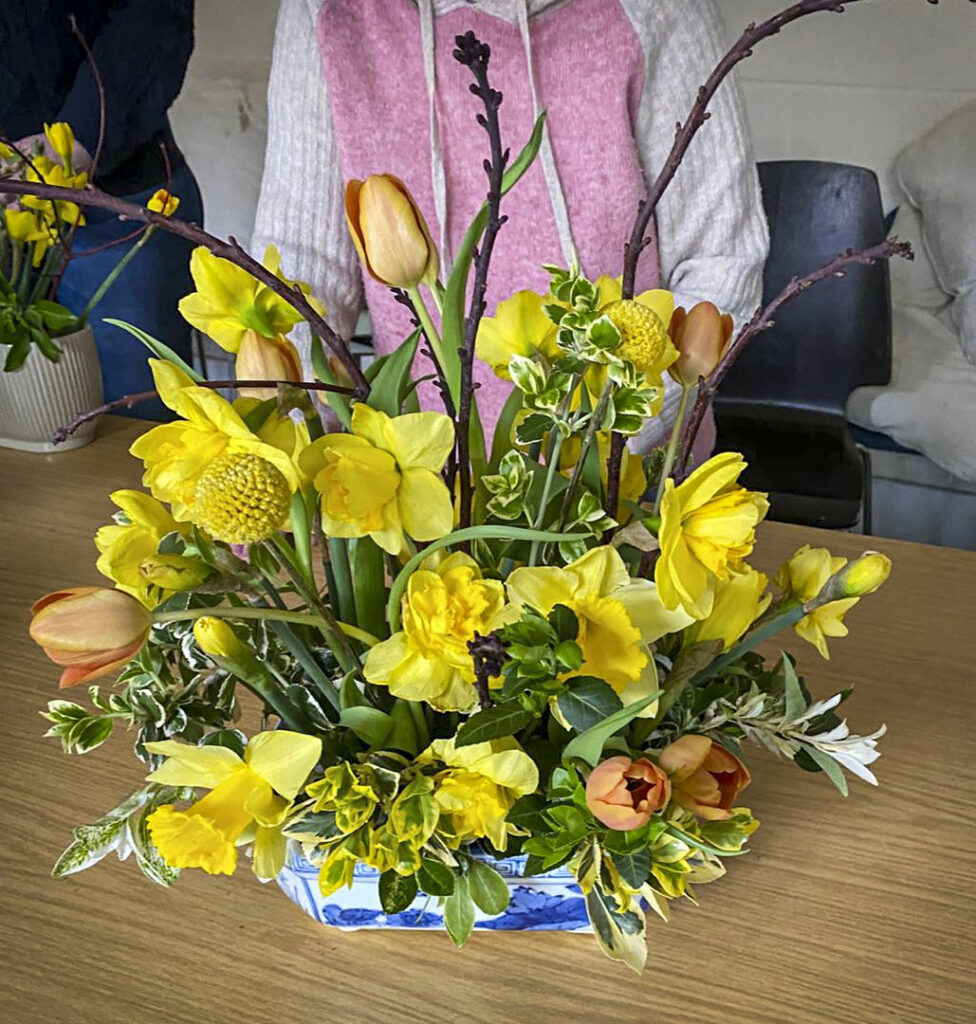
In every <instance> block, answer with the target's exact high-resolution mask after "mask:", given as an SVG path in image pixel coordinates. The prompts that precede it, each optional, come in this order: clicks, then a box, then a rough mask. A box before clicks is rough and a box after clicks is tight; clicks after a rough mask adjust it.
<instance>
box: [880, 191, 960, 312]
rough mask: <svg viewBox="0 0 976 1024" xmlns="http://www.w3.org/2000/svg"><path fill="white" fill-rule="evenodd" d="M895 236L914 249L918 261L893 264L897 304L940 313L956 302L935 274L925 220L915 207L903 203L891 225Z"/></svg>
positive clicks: (892, 280) (892, 292) (892, 273)
mask: <svg viewBox="0 0 976 1024" xmlns="http://www.w3.org/2000/svg"><path fill="white" fill-rule="evenodd" d="M891 235H892V237H893V238H897V239H898V240H899V241H902V242H908V244H909V245H911V247H912V249H913V251H914V253H915V259H913V260H903V259H894V260H892V261H891V263H890V264H889V269H890V273H891V298H892V301H893V302H896V303H900V304H902V305H904V306H915V307H916V308H917V309H928V310H931V311H932V312H933V313H938V312H939V311H940V310H943V309H945V307H946V305H947V304H948V303H949V302H950V300H951V299H952V296H951V295H949V293H948V292H946V291H945V290H944V289H943V288H942V285H941V284H939V279H938V277H936V274H935V267H934V266H933V265H932V259H931V257H930V256H929V254H928V251H927V250H926V248H925V243H924V241H923V240H922V218H921V217H920V216H919V213H918V210H916V209H915V207H914V206H912V205H911V203H902V204H901V206H900V207H899V208H898V213H897V214H896V215H895V221H894V223H893V224H892V225H891Z"/></svg>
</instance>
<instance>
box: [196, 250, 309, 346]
mask: <svg viewBox="0 0 976 1024" xmlns="http://www.w3.org/2000/svg"><path fill="white" fill-rule="evenodd" d="M261 262H262V263H263V264H264V266H265V267H267V269H268V270H270V271H271V273H272V274H274V275H275V276H276V277H279V278H281V280H282V281H284V282H286V283H287V284H290V285H297V286H298V287H299V288H300V289H301V291H302V293H303V294H304V295H305V296H306V297H308V292H309V287H308V285H307V284H304V283H302V282H300V281H290V280H289V279H288V278H286V277H285V276H284V275H283V274H282V273H281V269H280V268H281V256H280V254H279V253H278V250H277V249H276V248H275V247H274V246H273V245H269V246H268V247H267V249H265V251H264V259H263V260H262V261H261ZM190 273H191V275H192V276H193V283H194V284H195V285H196V288H197V290H196V291H195V292H191V293H190V294H189V295H187V296H185V297H184V298H182V299H180V306H179V309H180V313H181V314H182V315H183V319H184V320H186V321H188V322H189V323H190V324H192V325H193V326H194V327H196V328H197V330H199V331H202V332H203V333H204V334H206V335H207V337H209V338H212V339H213V340H214V341H215V342H217V344H218V345H220V347H221V348H223V349H226V350H227V351H228V352H237V351H238V349H239V348H240V346H241V339H242V338H243V337H244V334H245V332H246V331H248V330H251V331H256V332H257V333H258V334H260V335H261V336H262V337H264V338H277V337H278V336H279V335H285V334H287V333H288V332H289V331H290V330H291V329H292V328H293V327H294V326H295V324H297V323H300V322H301V321H302V319H303V318H302V315H301V313H299V312H298V310H297V309H295V308H294V306H292V305H291V304H290V303H288V302H286V301H285V300H284V299H283V298H281V296H280V295H278V294H277V292H273V291H272V290H271V289H270V288H269V287H268V286H267V285H266V284H262V283H261V282H260V281H258V279H257V278H256V277H252V276H251V275H250V274H249V273H248V272H247V271H246V270H244V269H243V268H242V267H239V266H237V264H236V263H231V262H230V261H229V260H225V259H221V258H220V257H219V256H215V255H214V254H213V253H212V252H211V251H210V250H209V249H207V248H205V247H204V246H198V247H197V248H196V249H194V250H193V255H192V256H191V257H190ZM309 301H310V303H311V304H312V306H313V307H314V308H315V309H316V310H317V311H318V312H320V313H321V312H322V310H323V307H322V306H321V304H319V303H318V302H316V301H315V300H314V299H309Z"/></svg>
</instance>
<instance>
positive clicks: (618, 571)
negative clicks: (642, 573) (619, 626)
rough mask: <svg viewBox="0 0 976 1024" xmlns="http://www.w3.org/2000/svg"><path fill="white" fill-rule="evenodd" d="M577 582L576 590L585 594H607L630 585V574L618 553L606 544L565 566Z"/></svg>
mask: <svg viewBox="0 0 976 1024" xmlns="http://www.w3.org/2000/svg"><path fill="white" fill-rule="evenodd" d="M567 572H571V573H572V574H573V575H574V576H575V577H576V579H577V580H578V581H579V583H578V586H577V589H578V591H579V592H581V593H585V594H609V593H610V592H611V591H612V590H616V589H617V588H618V587H623V586H626V585H627V584H628V583H630V573H628V572H627V566H626V564H625V563H624V560H623V559H622V558H621V557H620V552H619V551H617V549H616V548H612V547H610V546H609V545H608V544H602V545H601V546H600V547H596V548H592V549H591V550H589V551H587V552H586V554H585V555H583V556H582V557H580V558H578V559H576V561H575V562H573V563H572V564H571V565H569V566H567Z"/></svg>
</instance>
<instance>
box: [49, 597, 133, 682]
mask: <svg viewBox="0 0 976 1024" xmlns="http://www.w3.org/2000/svg"><path fill="white" fill-rule="evenodd" d="M31 615H32V616H33V618H32V619H31V625H30V635H31V637H32V638H33V640H34V642H35V643H37V644H38V645H40V647H42V648H43V650H44V653H45V654H46V655H47V656H48V657H49V658H50V659H51V661H53V662H54V663H55V665H62V666H63V667H64V671H63V672H62V673H61V688H62V689H64V687H66V686H75V685H76V684H78V683H87V682H88V681H89V680H90V679H95V678H96V677H98V676H102V675H106V674H107V673H109V672H111V671H112V669H115V668H119V667H121V666H122V665H124V664H125V663H126V662H127V661H129V660H130V659H131V658H132V657H133V656H134V655H135V654H136V653H137V652H138V651H139V649H140V648H141V647H142V645H143V644H144V643H145V642H146V637H148V636H149V628H150V626H151V625H152V618H151V617H150V615H149V612H148V611H146V609H145V607H143V605H142V603H141V602H139V601H137V600H136V599H135V598H134V597H131V596H130V595H129V594H126V593H125V592H123V591H121V590H108V589H106V588H105V587H70V588H68V589H66V590H57V591H55V592H54V593H53V594H45V595H44V597H42V598H41V599H40V600H39V601H37V602H35V604H34V606H33V607H32V608H31Z"/></svg>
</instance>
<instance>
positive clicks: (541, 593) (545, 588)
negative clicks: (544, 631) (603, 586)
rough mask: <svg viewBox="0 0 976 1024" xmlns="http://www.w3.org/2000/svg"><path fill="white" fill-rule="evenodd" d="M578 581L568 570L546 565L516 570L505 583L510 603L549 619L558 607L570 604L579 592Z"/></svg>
mask: <svg viewBox="0 0 976 1024" xmlns="http://www.w3.org/2000/svg"><path fill="white" fill-rule="evenodd" d="M576 585H577V581H576V579H575V577H574V576H573V575H572V574H570V573H569V572H567V571H566V570H565V569H560V568H558V567H556V566H548V565H542V566H538V567H534V568H522V569H516V570H515V571H514V572H513V573H512V574H511V575H510V576H509V577H508V580H507V581H506V583H505V589H506V590H507V591H508V597H509V600H511V601H512V602H513V603H515V604H516V605H528V606H529V607H530V608H535V610H536V611H538V612H541V613H542V614H543V615H548V614H549V612H551V611H552V610H553V608H555V606H556V605H557V604H567V605H568V603H569V602H570V601H571V600H572V598H573V595H574V594H575V592H576Z"/></svg>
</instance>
